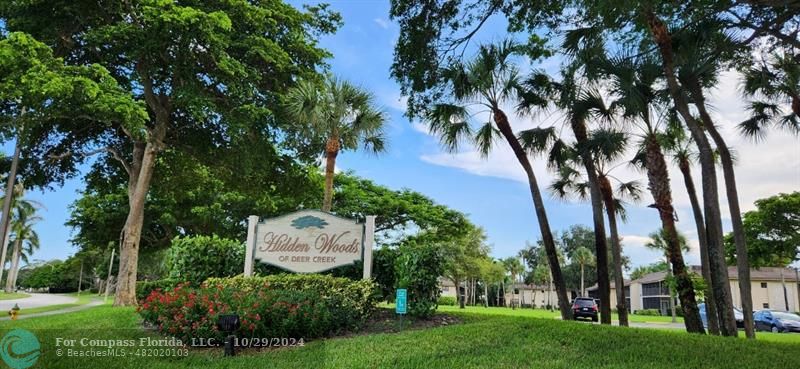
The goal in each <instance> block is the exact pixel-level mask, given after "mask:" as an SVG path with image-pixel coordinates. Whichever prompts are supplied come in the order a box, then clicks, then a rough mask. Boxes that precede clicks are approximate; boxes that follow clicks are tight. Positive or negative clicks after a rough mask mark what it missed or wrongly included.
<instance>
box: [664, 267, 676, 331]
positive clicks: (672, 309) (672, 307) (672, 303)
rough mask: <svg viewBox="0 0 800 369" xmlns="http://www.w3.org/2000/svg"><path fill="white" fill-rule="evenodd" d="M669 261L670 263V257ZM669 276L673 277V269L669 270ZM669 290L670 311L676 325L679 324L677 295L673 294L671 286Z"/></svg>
mask: <svg viewBox="0 0 800 369" xmlns="http://www.w3.org/2000/svg"><path fill="white" fill-rule="evenodd" d="M667 261H669V257H668V258H667ZM667 276H668V277H672V269H669V268H667ZM667 288H669V311H670V313H671V314H672V322H673V323H676V322H678V317H677V316H676V315H677V314H675V294H674V293H673V292H672V288H670V287H669V286H667Z"/></svg>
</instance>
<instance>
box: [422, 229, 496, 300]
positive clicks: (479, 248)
mask: <svg viewBox="0 0 800 369" xmlns="http://www.w3.org/2000/svg"><path fill="white" fill-rule="evenodd" d="M410 239H411V240H414V242H421V241H423V240H425V241H424V242H426V243H427V244H432V245H436V247H438V248H439V249H440V250H441V253H442V255H443V258H444V273H443V276H444V277H446V278H448V279H450V280H451V281H453V284H455V286H456V292H457V293H458V301H459V306H460V308H461V309H463V308H464V307H465V304H466V301H465V300H466V288H465V293H463V294H462V293H461V284H462V283H463V282H466V278H467V276H468V275H469V274H470V271H471V270H475V269H478V262H479V260H480V259H481V258H484V257H486V256H488V254H489V247H488V246H487V245H486V234H485V233H484V231H483V229H481V228H477V227H475V226H469V227H467V228H466V229H463V230H460V231H459V232H458V233H450V234H447V233H443V232H439V230H433V231H428V232H424V233H422V234H419V235H417V236H415V237H411V238H410ZM434 239H438V241H434Z"/></svg>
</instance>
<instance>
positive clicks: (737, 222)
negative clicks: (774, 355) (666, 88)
mask: <svg viewBox="0 0 800 369" xmlns="http://www.w3.org/2000/svg"><path fill="white" fill-rule="evenodd" d="M688 85H689V88H690V90H691V92H692V99H693V100H694V104H695V106H696V107H697V110H698V111H699V112H700V118H701V119H702V120H703V127H704V128H705V129H706V131H708V133H709V134H710V135H711V138H712V139H713V140H714V144H715V145H716V146H717V151H718V152H719V157H720V161H721V162H722V174H723V176H724V178H725V194H726V195H727V198H728V208H729V209H730V211H731V226H732V228H733V242H734V244H735V246H736V271H737V272H738V273H739V294H740V295H741V296H742V315H744V332H745V335H746V336H747V338H751V339H755V338H756V335H755V326H754V324H755V323H754V322H753V295H752V292H751V285H750V261H749V260H748V256H747V244H746V241H745V237H744V225H743V224H742V211H741V209H740V208H739V191H738V190H737V189H736V173H735V172H734V169H733V158H732V157H731V152H730V150H729V149H728V145H727V144H726V143H725V140H724V139H723V138H722V135H720V134H719V131H717V128H716V127H715V126H714V122H713V121H712V120H711V115H709V114H708V111H707V110H706V103H705V97H704V96H703V89H702V87H700V83H699V82H698V81H697V79H696V77H694V76H692V77H690V79H689V83H688Z"/></svg>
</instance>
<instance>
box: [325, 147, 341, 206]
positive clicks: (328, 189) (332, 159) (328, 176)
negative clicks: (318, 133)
mask: <svg viewBox="0 0 800 369" xmlns="http://www.w3.org/2000/svg"><path fill="white" fill-rule="evenodd" d="M337 155H339V138H338V137H336V136H334V137H331V138H329V139H328V142H327V144H326V145H325V194H324V197H323V200H322V211H325V212H329V211H331V207H332V206H333V176H334V174H335V173H334V171H335V170H336V156H337Z"/></svg>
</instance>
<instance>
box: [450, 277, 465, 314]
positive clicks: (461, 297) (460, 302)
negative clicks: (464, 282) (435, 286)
mask: <svg viewBox="0 0 800 369" xmlns="http://www.w3.org/2000/svg"><path fill="white" fill-rule="evenodd" d="M453 282H454V283H455V285H456V293H457V294H458V308H459V309H463V308H464V299H465V298H466V293H467V291H464V293H461V281H460V280H455V281H453ZM464 289H465V290H466V286H464Z"/></svg>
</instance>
